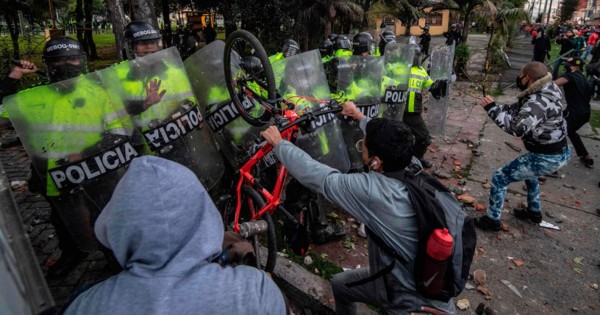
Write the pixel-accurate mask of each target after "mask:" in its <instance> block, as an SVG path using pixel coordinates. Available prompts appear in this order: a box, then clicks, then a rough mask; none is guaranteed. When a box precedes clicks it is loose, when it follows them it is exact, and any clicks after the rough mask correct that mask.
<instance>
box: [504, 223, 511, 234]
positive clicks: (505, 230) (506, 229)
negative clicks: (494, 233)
mask: <svg viewBox="0 0 600 315" xmlns="http://www.w3.org/2000/svg"><path fill="white" fill-rule="evenodd" d="M502 231H504V232H508V231H510V227H509V226H508V224H506V223H502Z"/></svg>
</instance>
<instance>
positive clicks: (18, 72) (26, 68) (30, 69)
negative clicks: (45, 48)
mask: <svg viewBox="0 0 600 315" xmlns="http://www.w3.org/2000/svg"><path fill="white" fill-rule="evenodd" d="M19 63H20V64H21V66H22V67H21V66H17V65H15V66H14V68H13V69H12V71H11V72H10V74H9V75H8V76H9V77H10V78H13V79H17V80H21V78H23V76H24V75H27V74H32V73H35V72H36V71H38V68H37V67H36V66H35V64H33V62H31V61H27V60H19Z"/></svg>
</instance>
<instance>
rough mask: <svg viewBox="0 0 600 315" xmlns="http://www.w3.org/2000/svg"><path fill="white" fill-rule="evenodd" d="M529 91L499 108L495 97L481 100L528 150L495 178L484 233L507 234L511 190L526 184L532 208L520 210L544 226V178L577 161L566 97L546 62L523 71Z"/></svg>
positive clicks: (520, 83) (482, 220)
mask: <svg viewBox="0 0 600 315" xmlns="http://www.w3.org/2000/svg"><path fill="white" fill-rule="evenodd" d="M516 81H517V87H519V88H520V89H521V90H522V91H523V92H522V93H520V94H519V95H518V101H517V102H516V103H514V104H511V105H497V104H496V103H495V102H494V99H493V98H492V97H491V96H486V97H484V98H483V99H482V100H481V105H482V106H483V107H484V108H485V110H486V111H487V113H488V116H489V117H490V118H491V119H492V120H493V121H494V122H495V123H496V124H497V125H498V127H500V128H502V130H504V131H506V132H507V133H509V134H511V135H513V136H515V137H519V138H521V139H522V141H523V144H524V145H525V148H526V149H527V151H529V152H528V153H526V154H523V155H521V156H519V157H518V158H517V159H515V160H514V161H512V162H510V163H508V164H506V165H504V166H503V167H501V168H500V169H498V170H496V171H495V172H494V174H493V175H492V188H491V190H490V199H489V200H490V203H489V207H488V209H487V213H486V214H485V215H483V216H481V217H479V218H477V219H475V225H476V226H477V227H479V228H481V229H483V230H492V231H498V230H500V229H501V223H500V214H501V212H502V207H503V203H504V197H505V196H506V187H507V186H508V185H509V184H510V183H513V182H518V181H521V180H524V181H525V184H526V185H527V209H515V210H514V215H515V216H516V217H517V218H519V219H524V220H530V221H533V222H534V223H541V222H542V213H541V209H540V187H539V183H538V176H540V175H543V174H548V173H552V172H555V171H557V170H558V169H560V168H561V167H563V166H564V165H565V164H566V163H567V162H568V160H569V158H570V156H571V150H570V149H569V146H568V145H567V140H566V136H567V130H566V122H565V120H564V118H563V112H564V110H565V108H566V106H565V105H563V104H562V103H561V99H562V92H561V91H560V89H559V87H558V86H557V85H556V84H555V83H554V82H552V75H551V74H550V73H548V72H547V70H546V66H545V65H544V64H543V63H541V62H531V63H528V64H526V65H524V66H523V68H521V71H520V73H519V77H518V78H517V80H516Z"/></svg>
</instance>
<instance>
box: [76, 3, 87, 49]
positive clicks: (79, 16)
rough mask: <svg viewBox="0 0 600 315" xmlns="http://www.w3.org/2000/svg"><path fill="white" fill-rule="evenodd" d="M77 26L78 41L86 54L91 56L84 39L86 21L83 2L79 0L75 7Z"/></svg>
mask: <svg viewBox="0 0 600 315" xmlns="http://www.w3.org/2000/svg"><path fill="white" fill-rule="evenodd" d="M75 25H76V26H77V40H78V41H79V44H80V45H81V48H82V49H83V51H85V54H86V55H88V56H89V55H90V50H89V49H88V45H87V42H86V41H85V39H84V38H83V30H84V27H85V21H84V19H83V0H77V3H76V5H75Z"/></svg>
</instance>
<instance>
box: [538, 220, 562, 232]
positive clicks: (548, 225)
mask: <svg viewBox="0 0 600 315" xmlns="http://www.w3.org/2000/svg"><path fill="white" fill-rule="evenodd" d="M540 227H543V228H547V229H553V230H558V231H560V228H559V227H558V226H556V225H554V224H552V223H549V222H546V221H542V223H540Z"/></svg>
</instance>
